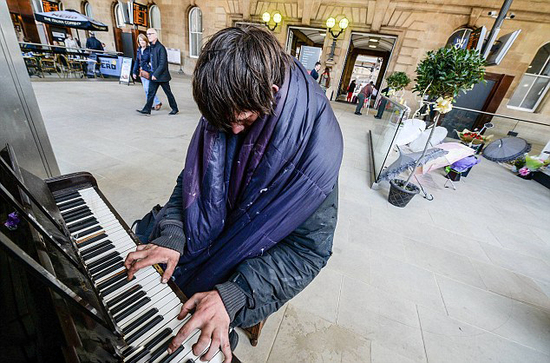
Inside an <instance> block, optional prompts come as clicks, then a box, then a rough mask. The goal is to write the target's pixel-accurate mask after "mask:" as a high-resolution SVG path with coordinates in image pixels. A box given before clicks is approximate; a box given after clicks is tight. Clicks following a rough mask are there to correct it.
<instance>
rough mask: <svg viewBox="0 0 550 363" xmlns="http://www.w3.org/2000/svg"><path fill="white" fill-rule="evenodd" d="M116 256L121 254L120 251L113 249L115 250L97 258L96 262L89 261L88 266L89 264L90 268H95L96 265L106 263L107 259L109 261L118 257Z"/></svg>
mask: <svg viewBox="0 0 550 363" xmlns="http://www.w3.org/2000/svg"><path fill="white" fill-rule="evenodd" d="M116 256H120V255H119V253H118V252H116V251H113V252H111V253H109V254H108V255H105V256H103V257H101V258H99V259H97V260H95V261H94V262H90V263H87V264H86V266H88V268H89V269H90V268H94V267H96V266H99V265H101V264H102V263H104V262H106V261H109V260H110V259H111V258H113V257H116Z"/></svg>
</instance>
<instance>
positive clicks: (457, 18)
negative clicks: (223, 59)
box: [65, 0, 550, 124]
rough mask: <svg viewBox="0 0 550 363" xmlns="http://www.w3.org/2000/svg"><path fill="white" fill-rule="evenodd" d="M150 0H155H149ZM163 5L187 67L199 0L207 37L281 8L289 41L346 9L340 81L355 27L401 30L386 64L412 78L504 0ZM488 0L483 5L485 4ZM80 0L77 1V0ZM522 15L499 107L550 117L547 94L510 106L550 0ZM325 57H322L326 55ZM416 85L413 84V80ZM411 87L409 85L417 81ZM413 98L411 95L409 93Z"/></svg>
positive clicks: (244, 0) (520, 10)
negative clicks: (292, 29)
mask: <svg viewBox="0 0 550 363" xmlns="http://www.w3.org/2000/svg"><path fill="white" fill-rule="evenodd" d="M150 1H151V0H150ZM154 2H155V3H156V4H157V5H158V6H159V9H160V11H161V17H162V31H161V41H162V42H163V43H164V44H165V45H166V46H168V47H172V48H179V49H181V50H182V58H183V64H184V65H183V69H184V71H185V73H186V74H191V73H192V70H193V68H194V65H195V61H196V60H195V59H193V58H190V57H189V35H188V25H189V24H188V14H189V10H190V9H191V8H192V7H193V6H198V7H200V9H201V10H202V14H203V41H205V40H206V39H207V38H208V36H211V35H212V34H214V33H215V32H216V31H218V30H220V29H223V28H224V27H226V26H231V25H233V24H234V23H235V22H236V21H245V22H260V18H261V14H262V13H263V12H265V11H270V12H271V11H274V10H278V11H280V12H281V14H282V15H283V22H282V24H281V25H280V26H279V27H278V28H277V29H276V30H275V32H274V34H275V35H276V37H277V38H278V39H279V40H280V42H281V43H282V44H285V42H286V37H287V30H288V27H289V26H292V25H295V26H309V27H319V28H324V23H325V21H326V19H327V18H328V17H330V16H337V15H345V16H346V17H348V19H350V27H349V28H348V29H347V30H346V31H345V32H344V34H343V35H341V36H340V38H339V39H338V40H337V47H336V52H335V57H334V63H333V64H331V65H332V67H333V72H332V77H333V79H332V80H331V84H332V85H334V86H337V85H338V83H339V81H340V76H341V73H342V70H343V65H344V61H345V56H346V52H347V48H348V46H349V40H350V37H351V32H352V31H358V32H371V33H380V34H387V35H394V36H397V42H396V46H395V49H394V53H393V56H392V58H391V60H390V64H389V67H388V69H387V72H388V74H389V73H391V72H393V71H404V72H406V73H407V74H408V75H409V77H410V78H411V79H414V76H415V74H414V71H415V68H416V65H417V64H418V62H419V61H420V60H421V59H422V58H423V57H424V54H425V53H426V51H428V50H431V49H436V48H438V47H441V46H443V45H444V44H445V43H446V41H447V38H448V37H449V35H450V34H451V33H452V32H453V31H454V30H455V29H457V28H459V27H461V26H464V25H471V26H482V25H484V26H486V27H487V28H489V29H490V28H491V26H492V24H493V22H494V19H493V18H490V17H488V16H487V12H488V11H490V10H498V9H499V7H500V5H501V4H502V0H485V1H483V2H480V1H477V0H407V1H394V0H391V1H390V0H344V1H329V0H286V1H283V0H272V1H254V0H155V1H154ZM90 3H91V4H92V6H93V11H94V16H95V17H96V18H97V19H98V20H100V21H103V22H105V23H107V24H109V25H110V31H109V32H108V33H98V38H99V39H100V40H101V41H103V42H105V44H106V45H107V48H108V49H114V36H113V33H112V5H111V4H112V2H111V0H90ZM480 3H482V4H483V5H482V6H483V7H480ZM65 4H66V5H65V7H66V8H69V7H73V8H76V9H80V2H79V1H78V0H66V1H65ZM73 4H76V5H73ZM511 10H512V11H513V12H514V13H515V14H516V18H515V19H513V20H507V21H505V23H504V26H503V28H502V30H501V35H502V34H506V33H509V32H511V31H513V30H516V29H522V33H521V35H520V36H519V38H518V40H517V41H516V43H515V44H514V45H513V47H512V49H511V50H510V52H509V53H508V55H507V56H506V57H505V59H504V61H503V62H502V64H501V65H499V66H498V67H490V68H489V69H488V70H489V71H490V72H494V73H506V74H509V75H513V76H515V79H514V82H513V84H512V86H511V88H510V91H509V92H508V94H507V96H506V99H505V100H504V101H503V102H502V105H501V107H500V109H499V112H500V113H503V114H507V115H512V116H515V117H521V118H525V119H529V120H535V121H538V122H543V123H546V124H550V102H549V101H548V100H545V101H544V102H543V103H542V104H541V106H539V108H538V110H537V112H535V113H529V112H521V111H514V110H510V109H508V108H507V107H506V104H507V102H508V99H509V97H510V96H511V94H512V93H513V91H514V89H515V88H516V86H517V84H518V82H519V80H520V78H521V76H522V75H523V73H524V72H525V70H526V69H527V66H528V65H529V63H530V62H531V60H532V58H533V57H534V55H535V53H536V52H537V50H538V48H539V47H540V46H541V45H543V44H545V43H546V42H549V41H550V1H538V0H515V1H514V3H513V5H512V9H511ZM331 44H332V39H331V38H330V37H329V36H327V37H326V39H325V44H324V52H323V54H324V55H325V57H326V55H327V54H329V52H330V47H331ZM324 60H326V58H325V59H323V61H324ZM411 87H412V85H411ZM411 87H409V88H411ZM407 97H408V98H409V99H411V100H412V99H413V97H411V95H408V96H407ZM547 98H549V97H547Z"/></svg>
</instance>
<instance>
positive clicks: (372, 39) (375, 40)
mask: <svg viewBox="0 0 550 363" xmlns="http://www.w3.org/2000/svg"><path fill="white" fill-rule="evenodd" d="M369 41H371V42H373V43H378V39H374V38H369Z"/></svg>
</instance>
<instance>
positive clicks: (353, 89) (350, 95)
mask: <svg viewBox="0 0 550 363" xmlns="http://www.w3.org/2000/svg"><path fill="white" fill-rule="evenodd" d="M355 87H357V85H356V84H355V79H354V80H353V81H351V83H350V84H349V86H348V90H347V91H348V96H347V97H346V101H347V102H351V98H352V97H353V92H354V91H355Z"/></svg>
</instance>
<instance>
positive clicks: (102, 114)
mask: <svg viewBox="0 0 550 363" xmlns="http://www.w3.org/2000/svg"><path fill="white" fill-rule="evenodd" d="M33 86H34V89H35V92H36V95H37V98H38V101H39V104H40V107H41V110H42V114H43V117H44V120H45V124H46V127H47V130H48V133H49V136H50V139H51V142H52V145H53V149H54V151H55V154H56V157H57V161H58V163H59V166H60V169H61V171H62V173H69V172H73V171H81V170H86V171H90V172H92V173H93V174H94V175H95V177H96V178H97V180H98V183H99V186H100V188H101V189H102V191H103V192H104V193H105V195H106V196H107V197H108V198H109V200H110V201H112V203H113V204H114V206H115V208H116V209H117V210H118V211H119V212H120V213H121V215H122V216H123V217H124V218H125V220H126V221H127V222H129V223H131V222H132V221H133V220H134V219H136V218H139V217H140V216H142V215H143V214H145V213H146V212H147V211H149V210H150V208H151V207H152V206H153V205H154V204H157V203H160V204H162V203H165V202H166V200H167V198H168V196H169V195H170V193H171V190H172V188H173V186H174V184H175V180H176V177H177V175H178V174H179V172H180V171H181V169H182V166H183V162H184V158H185V153H186V149H187V145H188V143H189V140H190V137H191V135H192V133H193V130H194V128H195V125H196V123H197V120H198V118H199V112H198V110H197V107H196V106H195V104H194V102H193V99H192V96H191V89H190V80H189V78H185V77H183V78H177V79H175V80H174V82H172V89H173V90H174V93H175V95H176V98H177V100H178V102H179V105H180V106H179V107H180V111H181V112H180V114H179V115H177V116H168V109H167V108H166V105H165V108H164V109H163V110H161V111H159V112H155V113H154V115H153V116H151V117H143V116H140V115H138V114H137V113H136V112H135V109H136V108H140V107H141V106H142V103H143V102H144V95H143V90H142V88H141V86H139V85H138V86H123V85H118V84H117V83H116V82H101V81H96V82H94V81H89V82H36V83H33ZM161 99H162V100H164V102H165V101H166V97H165V96H164V95H161ZM333 108H334V111H335V114H336V116H337V117H338V119H339V121H340V124H341V127H342V131H343V133H344V138H345V153H344V162H343V165H342V169H341V173H340V210H339V222H338V228H337V232H336V237H335V240H334V255H333V256H332V258H331V259H330V261H329V263H328V266H327V267H326V268H325V269H324V270H322V272H321V273H320V275H319V276H318V277H317V278H316V279H315V280H314V282H313V283H312V284H311V285H310V286H308V287H307V288H306V289H305V290H304V291H303V292H302V293H300V294H299V295H298V296H297V297H296V298H294V299H293V300H292V301H291V302H290V303H288V304H286V305H285V306H284V307H283V308H282V309H281V310H280V311H278V312H277V313H275V314H274V315H273V316H271V317H270V318H269V319H268V321H267V324H266V326H265V328H264V330H263V333H262V336H261V338H260V342H259V344H258V346H257V347H254V348H253V347H251V346H250V344H248V342H247V341H246V340H245V339H244V337H243V336H242V337H241V342H240V344H239V347H238V348H237V351H236V354H237V356H238V357H239V358H240V359H241V360H243V361H244V362H274V363H280V362H346V363H347V362H362V363H363V362H372V363H375V362H376V363H381V362H384V363H390V362H395V363H407V362H429V363H439V362H441V363H452V362H476V363H477V362H510V363H511V362H522V363H523V362H525V363H526V362H530V363H532V362H550V225H549V223H548V221H549V220H550V218H549V216H550V192H549V190H548V189H545V188H543V187H542V186H541V185H539V184H537V183H536V182H534V181H530V180H523V179H520V178H518V177H516V176H514V175H513V174H511V173H510V172H509V171H508V170H506V169H504V168H503V167H501V166H499V165H497V164H495V163H492V162H489V161H487V160H485V159H483V160H482V162H481V164H480V165H478V166H476V167H475V168H474V170H473V171H472V172H471V173H470V175H469V176H468V178H466V179H464V180H463V181H461V182H459V183H458V184H457V190H452V189H446V188H444V187H443V184H444V182H445V179H444V178H443V176H442V174H441V173H440V172H434V173H431V174H428V175H427V176H425V177H423V179H422V181H423V183H424V185H425V186H426V187H427V188H428V189H429V191H430V193H432V194H433V195H434V197H435V198H434V200H433V201H431V202H429V201H427V200H425V199H422V198H420V197H416V198H415V199H413V200H412V202H411V203H410V204H409V206H407V207H406V208H404V209H399V208H396V207H393V206H391V205H389V204H388V203H387V201H386V197H387V186H384V185H382V187H381V188H380V189H378V190H372V189H370V188H369V186H368V183H367V181H368V178H369V177H368V172H369V165H368V163H367V143H366V140H367V131H368V130H369V128H372V127H373V125H374V122H375V121H376V120H374V119H373V118H372V117H370V116H367V115H363V116H356V115H354V114H353V106H351V105H347V104H341V103H335V104H333Z"/></svg>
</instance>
